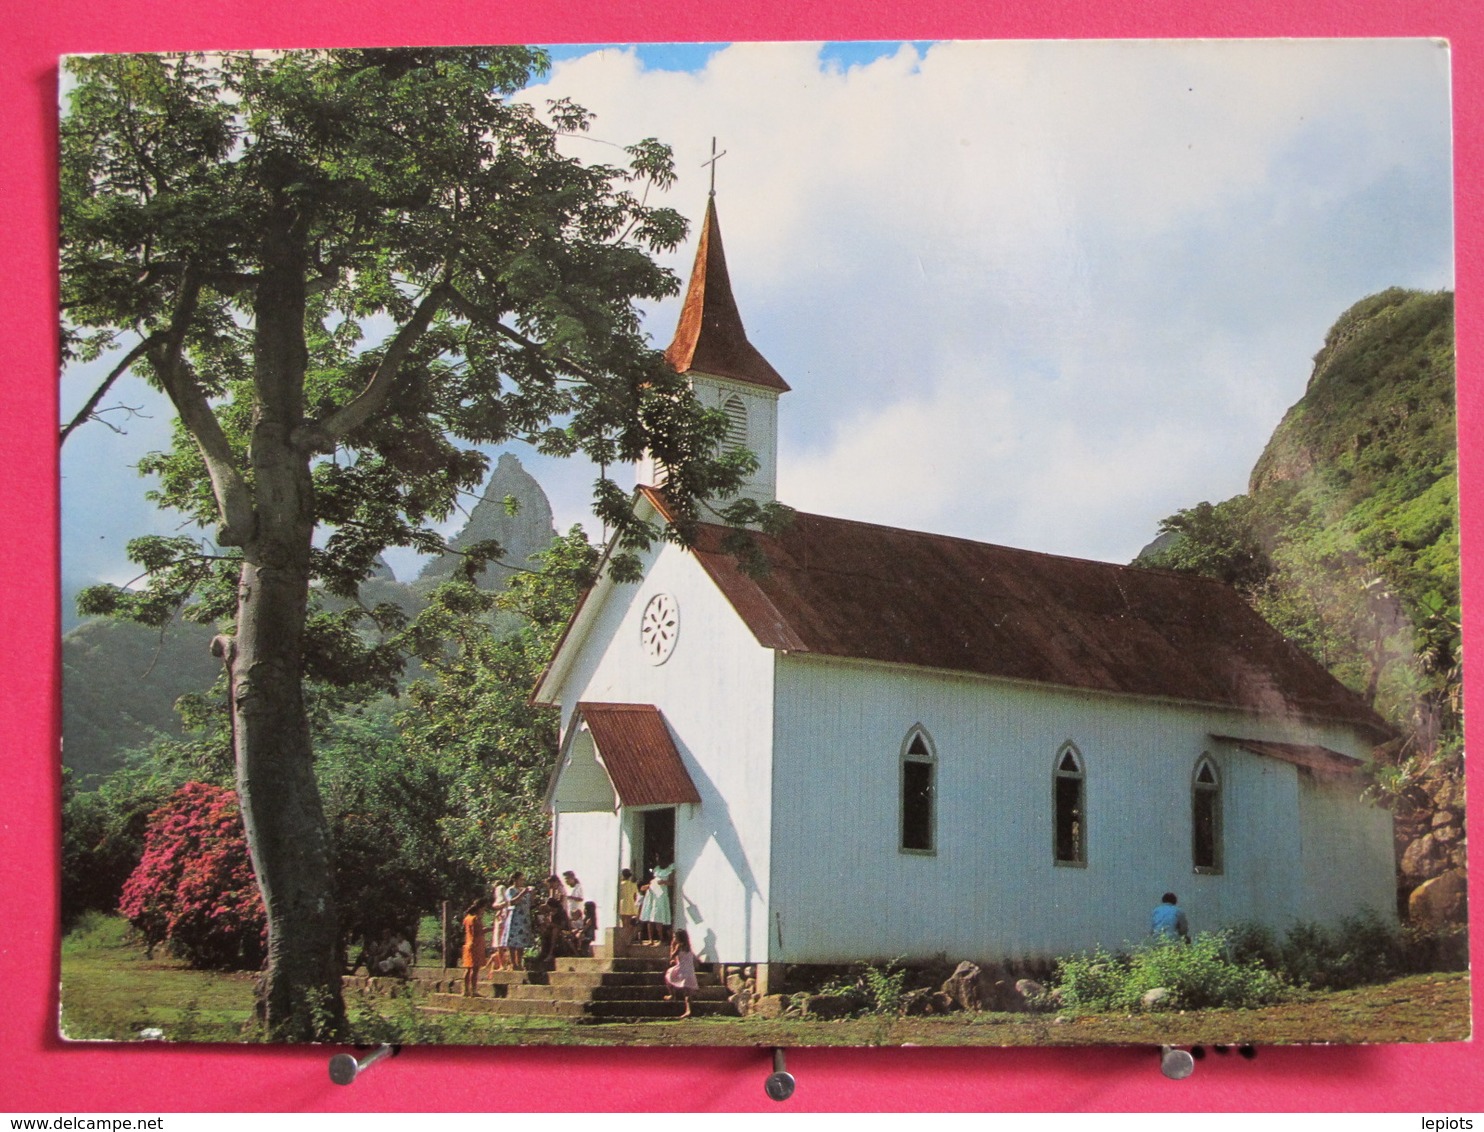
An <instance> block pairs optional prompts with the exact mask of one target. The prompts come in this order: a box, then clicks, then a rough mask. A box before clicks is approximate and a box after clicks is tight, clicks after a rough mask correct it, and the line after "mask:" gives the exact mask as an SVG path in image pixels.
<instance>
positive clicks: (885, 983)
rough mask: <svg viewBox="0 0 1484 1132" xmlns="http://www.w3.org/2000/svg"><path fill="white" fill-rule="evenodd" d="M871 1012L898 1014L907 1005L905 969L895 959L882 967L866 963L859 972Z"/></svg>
mask: <svg viewBox="0 0 1484 1132" xmlns="http://www.w3.org/2000/svg"><path fill="white" fill-rule="evenodd" d="M861 981H862V983H863V984H864V985H865V990H866V994H867V995H868V996H870V1000H871V1006H870V1011H871V1013H872V1014H883V1015H898V1014H901V1013H902V1011H903V1010H904V1009H905V1008H906V1005H907V971H906V969H905V968H904V967H900V966H898V965H897V963H896V962H895V961H893V962H891V963H888V964H886V966H884V967H876V966H873V965H871V964H869V963H868V964H867V965H866V969H865V970H864V971H863V972H862V973H861Z"/></svg>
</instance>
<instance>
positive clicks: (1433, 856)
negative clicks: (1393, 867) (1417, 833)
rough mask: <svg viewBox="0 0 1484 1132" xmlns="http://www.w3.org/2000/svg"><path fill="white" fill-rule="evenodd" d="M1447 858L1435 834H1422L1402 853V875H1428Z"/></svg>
mask: <svg viewBox="0 0 1484 1132" xmlns="http://www.w3.org/2000/svg"><path fill="white" fill-rule="evenodd" d="M1446 859H1447V854H1446V852H1445V851H1443V847H1442V846H1441V845H1439V844H1438V841H1437V839H1436V835H1435V834H1431V833H1428V834H1424V835H1423V836H1422V837H1419V838H1418V839H1417V840H1416V841H1414V842H1412V844H1410V845H1408V846H1407V851H1406V852H1405V853H1403V854H1402V875H1403V876H1408V877H1430V876H1435V875H1437V873H1438V872H1439V866H1440V865H1441V864H1442V862H1443V861H1445V860H1446Z"/></svg>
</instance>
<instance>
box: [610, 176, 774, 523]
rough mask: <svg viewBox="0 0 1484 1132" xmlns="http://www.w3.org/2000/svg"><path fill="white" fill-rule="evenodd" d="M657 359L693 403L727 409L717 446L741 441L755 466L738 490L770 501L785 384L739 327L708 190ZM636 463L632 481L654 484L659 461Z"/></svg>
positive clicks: (660, 476) (734, 446) (732, 445)
mask: <svg viewBox="0 0 1484 1132" xmlns="http://www.w3.org/2000/svg"><path fill="white" fill-rule="evenodd" d="M665 360H666V361H667V362H669V363H670V365H671V366H673V367H674V368H675V372H677V373H680V374H683V375H685V377H687V378H688V379H689V380H690V384H691V389H692V390H693V391H694V392H695V395H696V399H697V400H698V401H700V402H701V404H703V405H705V406H706V407H707V408H708V409H719V410H720V411H721V412H723V413H725V414H726V415H727V418H728V420H729V422H730V427H729V428H728V430H727V436H726V439H725V441H723V445H724V450H731V449H737V448H745V449H747V450H748V451H749V452H751V453H752V454H753V455H754V456H756V457H757V463H758V467H757V471H755V472H753V473H752V475H750V476H748V477H747V480H746V482H745V483H743V485H742V487H741V488H740V490H739V492H738V494H739V495H742V496H745V497H746V498H749V499H755V500H757V501H758V502H759V503H771V502H772V501H773V500H774V499H775V498H777V490H778V397H779V395H780V394H782V393H787V392H788V382H786V381H784V380H783V378H782V377H780V376H779V374H778V371H777V370H776V369H774V368H773V367H772V366H771V365H769V364H768V360H767V359H766V358H764V357H763V356H762V354H760V353H758V351H757V348H756V347H755V346H753V344H752V343H751V342H749V341H748V340H747V331H745V330H744V329H743V328H742V314H741V312H740V311H738V309H737V300H736V298H734V297H733V295H732V281H731V278H730V277H729V276H728V274H727V259H726V253H725V251H724V250H723V249H722V245H721V225H720V224H718V223H717V220H716V198H715V194H714V193H713V195H712V196H711V197H710V198H708V200H707V201H706V219H705V221H704V223H702V225H701V238H700V242H699V243H698V244H697V246H696V262H695V266H694V267H693V268H692V269H691V275H690V283H689V285H688V286H687V288H686V292H685V305H684V306H683V307H682V308H681V310H680V324H679V326H677V327H676V329H675V339H674V341H672V342H671V343H670V347H669V349H667V350H666V351H665ZM637 471H638V482H640V483H644V484H650V485H652V486H659V485H660V484H662V483H663V482H664V469H663V468H661V467H658V466H657V465H656V463H655V461H654V460H653V459H652V458H651V457H649V456H646V457H645V458H644V460H643V461H641V462H640V464H639V467H638V469H637Z"/></svg>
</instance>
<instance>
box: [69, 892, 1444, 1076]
mask: <svg viewBox="0 0 1484 1132" xmlns="http://www.w3.org/2000/svg"><path fill="white" fill-rule="evenodd" d="M253 978H254V977H253V975H252V974H250V973H241V974H238V973H220V972H208V971H191V970H188V969H187V968H185V967H184V966H183V965H182V964H180V963H179V962H177V961H175V960H173V959H169V958H166V957H165V956H164V955H163V954H159V955H156V956H155V958H153V959H146V958H145V957H144V952H143V949H142V948H140V947H139V946H137V945H136V944H133V943H130V942H127V941H126V940H125V938H124V924H123V922H122V921H120V920H116V919H95V920H93V921H91V922H90V923H89V924H88V925H87V926H86V927H85V928H83V929H82V930H80V931H78V932H74V933H73V934H72V935H69V936H68V937H67V939H66V940H64V941H63V944H62V1034H63V1036H64V1037H66V1038H71V1039H79V1040H86V1039H112V1040H122V1041H129V1040H138V1039H140V1037H141V1035H142V1032H143V1031H146V1030H149V1029H158V1030H160V1031H162V1032H163V1036H164V1038H165V1040H168V1041H180V1042H240V1041H255V1040H258V1034H257V1031H256V1028H255V1026H254V1023H253V1020H252V1019H253V1014H252V997H253ZM346 1005H347V1008H348V1010H349V1012H350V1016H351V1021H352V1024H353V1026H354V1028H355V1040H357V1041H360V1042H376V1041H393V1042H405V1043H441V1044H448V1045H514V1044H523V1043H540V1044H553V1045H686V1046H790V1047H792V1046H863V1045H907V1044H912V1045H937V1046H951V1045H985V1046H1045V1045H1089V1044H1099V1045H1103V1044H1111V1045H1215V1044H1221V1045H1240V1044H1253V1045H1278V1044H1288V1043H1295V1042H1340V1043H1353V1042H1402V1041H1463V1040H1465V1039H1467V1038H1468V1036H1469V979H1468V975H1467V973H1463V972H1456V973H1448V974H1431V975H1409V976H1407V977H1406V978H1402V979H1397V980H1395V981H1393V982H1390V983H1383V984H1379V985H1376V986H1368V987H1358V988H1356V989H1354V990H1347V991H1335V992H1332V993H1313V994H1309V995H1307V996H1305V997H1304V999H1303V1001H1298V1002H1290V1003H1285V1004H1283V1005H1281V1006H1268V1007H1262V1008H1260V1009H1255V1010H1197V1011H1190V1012H1187V1013H1157V1014H1139V1015H1125V1014H1093V1015H1087V1016H1083V1017H1071V1016H1065V1017H1063V1018H1062V1020H1060V1021H1058V1020H1057V1018H1055V1017H1053V1016H1051V1015H1046V1014H998V1013H990V1012H985V1013H982V1014H952V1015H945V1016H938V1017H925V1018H884V1017H867V1018H852V1019H844V1020H840V1021H812V1020H807V1019H793V1018H785V1019H764V1018H740V1019H739V1018H697V1019H692V1020H688V1021H685V1022H678V1021H665V1022H643V1023H633V1022H629V1023H596V1024H594V1023H574V1022H571V1021H566V1020H555V1019H553V1020H547V1019H522V1018H501V1017H496V1016H491V1015H488V1014H457V1013H452V1014H435V1013H429V1012H427V1011H424V1010H420V1009H419V1008H418V1005H417V1001H416V1000H415V999H412V998H401V997H399V998H389V997H385V996H382V997H375V996H369V995H367V996H359V995H351V996H349V997H348V999H347V1004H346Z"/></svg>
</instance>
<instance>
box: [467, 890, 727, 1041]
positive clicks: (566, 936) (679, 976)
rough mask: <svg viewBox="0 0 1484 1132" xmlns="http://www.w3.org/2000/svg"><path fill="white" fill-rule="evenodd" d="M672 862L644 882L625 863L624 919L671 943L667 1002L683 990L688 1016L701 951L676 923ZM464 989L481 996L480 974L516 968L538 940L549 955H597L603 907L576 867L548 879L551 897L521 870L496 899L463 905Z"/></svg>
mask: <svg viewBox="0 0 1484 1132" xmlns="http://www.w3.org/2000/svg"><path fill="white" fill-rule="evenodd" d="M674 872H675V866H674V865H667V866H657V867H656V868H655V869H654V871H653V873H652V874H651V876H650V877H649V880H648V882H647V883H646V884H645V885H643V886H642V887H641V886H640V885H639V884H638V883H637V882H636V881H635V880H634V874H633V873H632V872H631V871H630V870H628V869H624V870H623V873H622V875H621V877H620V878H619V884H618V912H619V918H620V919H621V920H622V921H623V923H624V924H625V926H627V927H631V928H632V927H635V926H636V925H637V927H638V929H639V931H640V932H641V933H642V939H641V941H640V942H641V943H642V944H644V945H650V946H655V945H659V944H662V943H663V942H664V941H665V940H666V939H669V942H670V963H669V966H668V967H667V969H666V970H665V985H666V988H667V992H666V994H665V998H666V1000H671V999H673V998H674V997H675V996H676V995H679V996H680V997H681V998H683V999H684V1002H685V1012H684V1013H683V1014H681V1017H682V1018H689V1017H690V1012H691V994H692V992H693V991H695V990H696V989H697V988H698V983H697V981H696V957H695V953H694V952H692V951H691V946H690V936H689V934H687V932H686V931H685V929H683V928H672V910H671V904H670V887H671V885H672V884H673V880H672V878H673V876H674ZM490 909H493V910H494V923H493V926H492V930H491V932H490V934H489V945H488V947H486V944H485V930H484V913H485V912H486V911H488V910H490ZM463 927H464V952H463V956H462V966H463V969H464V995H465V996H466V997H470V998H473V997H477V996H478V993H479V989H478V988H479V972H480V971H481V970H485V969H488V970H490V971H502V970H511V971H513V970H518V969H520V968H521V967H522V966H523V965H524V960H525V951H526V949H527V948H529V947H531V946H532V944H533V943H535V942H537V941H538V940H539V942H540V951H541V959H542V960H543V961H546V960H551V959H557V958H562V957H569V956H585V955H591V954H592V946H593V941H594V940H596V939H597V935H598V906H597V904H596V903H594V902H593V901H591V900H584V899H583V892H582V883H581V882H580V881H579V880H578V879H577V874H576V873H574V872H572V871H571V870H570V869H569V870H567V872H565V873H563V874H562V876H560V877H558V876H556V875H555V874H553V875H551V876H549V877H547V878H546V887H545V895H544V897H543V896H541V895H540V894H539V893H538V892H537V890H536V889H535V888H534V887H532V886H530V885H527V884H526V883H525V877H524V875H523V874H521V873H519V872H517V873H515V874H513V875H512V876H511V877H510V880H509V882H508V883H507V884H505V885H503V886H502V885H496V886H495V889H494V894H493V897H492V898H490V897H480V898H479V899H478V900H475V901H474V902H473V903H472V904H470V905H469V907H468V908H466V909H465V910H464V919H463Z"/></svg>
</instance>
